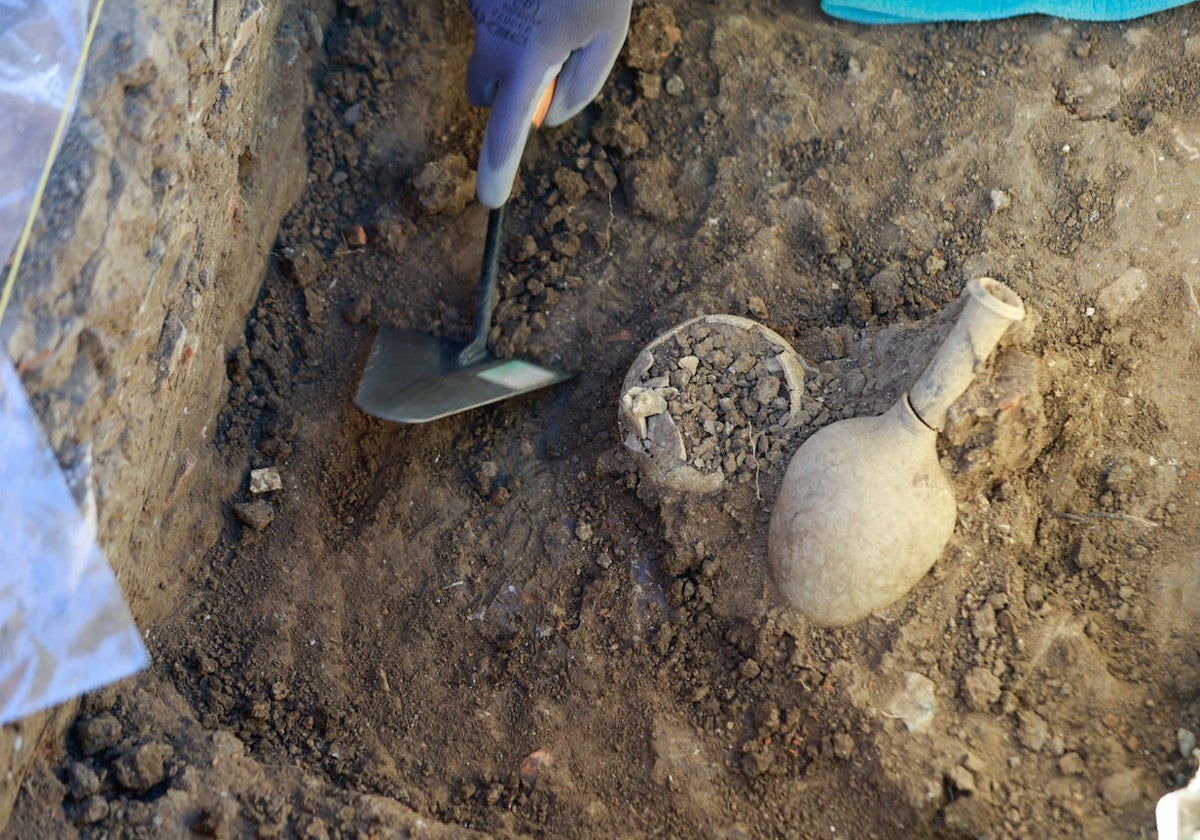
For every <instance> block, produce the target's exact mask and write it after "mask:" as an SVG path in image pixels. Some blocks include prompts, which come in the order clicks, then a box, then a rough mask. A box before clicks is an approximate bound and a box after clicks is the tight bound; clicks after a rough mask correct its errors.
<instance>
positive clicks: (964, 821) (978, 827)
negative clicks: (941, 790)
mask: <svg viewBox="0 0 1200 840" xmlns="http://www.w3.org/2000/svg"><path fill="white" fill-rule="evenodd" d="M942 814H943V819H944V820H945V825H946V828H947V829H948V830H950V831H952V832H954V834H953V836H956V837H987V836H989V835H992V836H999V835H997V834H995V833H994V832H995V829H996V816H995V815H994V814H993V813H992V810H991V808H990V807H989V806H988V804H987V803H986V802H984V801H983V800H982V799H981V798H979V797H978V796H961V797H959V798H958V799H955V800H954V801H953V802H950V803H949V804H948V805H946V807H945V809H943V812H942Z"/></svg>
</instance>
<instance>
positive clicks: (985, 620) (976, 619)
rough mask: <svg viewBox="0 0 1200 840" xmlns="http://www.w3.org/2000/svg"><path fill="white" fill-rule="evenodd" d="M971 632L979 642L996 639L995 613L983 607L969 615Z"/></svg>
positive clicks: (989, 608)
mask: <svg viewBox="0 0 1200 840" xmlns="http://www.w3.org/2000/svg"><path fill="white" fill-rule="evenodd" d="M971 632H972V633H973V634H974V635H975V638H976V639H977V640H979V641H981V642H982V641H986V640H987V639H994V638H996V611H995V610H994V609H992V608H991V607H990V606H988V605H984V606H983V607H980V608H979V609H977V610H975V612H973V613H971Z"/></svg>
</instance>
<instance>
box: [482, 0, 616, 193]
mask: <svg viewBox="0 0 1200 840" xmlns="http://www.w3.org/2000/svg"><path fill="white" fill-rule="evenodd" d="M468 3H469V5H470V7H471V17H473V18H474V19H475V50H474V52H472V54H471V62H470V64H469V65H468V66H467V98H468V99H469V100H471V104H473V105H478V106H480V107H488V106H491V109H492V113H491V116H490V117H489V118H488V124H487V130H486V131H485V133H484V136H483V149H482V150H481V151H480V154H479V167H478V170H479V177H478V180H477V181H476V187H475V192H476V195H478V196H479V201H480V203H482V204H484V205H485V206H487V207H499V206H500V205H501V204H503V203H504V202H506V201H507V200H508V196H509V193H511V192H512V185H513V180H514V179H515V178H516V175H517V166H518V164H519V163H520V162H521V155H522V153H523V152H524V151H525V141H526V140H528V139H529V129H530V127H531V125H532V122H533V119H534V114H535V111H536V109H537V105H538V100H539V99H540V98H541V95H542V92H543V91H544V90H545V89H546V87H547V86H548V85H549V84H550V82H551V81H552V80H554V78H555V77H557V78H558V81H557V84H556V86H555V89H554V98H553V99H552V100H551V102H550V110H549V111H548V112H547V113H546V124H547V125H552V126H553V125H559V124H560V123H563V122H566V121H567V120H568V119H570V118H571V117H573V116H575V114H577V113H579V112H580V111H582V110H583V108H584V107H585V106H586V105H587V104H588V103H589V102H591V101H592V100H593V99H595V98H596V94H598V93H599V92H600V88H601V87H603V86H604V81H605V79H607V78H608V74H609V72H610V71H611V70H612V67H613V64H615V63H616V61H617V54H618V53H619V52H620V51H621V45H622V44H623V43H624V42H625V34H626V33H627V32H628V31H629V12H630V7H631V6H632V4H633V0H468Z"/></svg>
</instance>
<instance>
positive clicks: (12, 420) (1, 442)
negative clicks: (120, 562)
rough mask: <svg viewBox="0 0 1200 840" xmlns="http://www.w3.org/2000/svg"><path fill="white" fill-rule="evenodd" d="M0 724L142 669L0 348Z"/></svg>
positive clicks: (121, 605) (124, 615) (119, 605)
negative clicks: (0, 546)
mask: <svg viewBox="0 0 1200 840" xmlns="http://www.w3.org/2000/svg"><path fill="white" fill-rule="evenodd" d="M0 540H2V542H0V545H2V546H3V547H2V548H0V557H2V562H0V723H7V722H9V721H12V720H16V719H17V718H20V717H23V716H25V715H27V714H30V713H31V712H35V711H38V710H39V709H43V708H46V707H48V706H52V705H54V704H56V703H61V702H62V701H63V700H67V699H69V698H70V697H73V696H75V695H77V694H80V693H82V692H84V691H88V690H90V689H93V688H97V687H99V686H101V685H104V684H106V683H108V682H111V681H113V680H116V679H120V678H121V677H124V676H128V675H129V674H131V673H133V672H135V671H137V670H139V669H141V668H144V667H145V666H146V664H147V662H148V657H147V654H146V649H145V647H144V646H143V645H142V640H141V636H140V635H139V634H138V631H137V628H136V627H135V626H134V623H133V617H132V616H131V615H130V614H129V608H128V607H127V606H126V605H125V602H124V600H123V599H122V597H121V590H120V589H119V588H118V586H117V582H116V579H115V577H114V576H113V573H112V570H111V569H110V568H109V566H108V562H107V561H106V560H105V558H104V554H103V553H102V552H101V551H100V547H99V546H98V545H97V544H96V541H95V535H94V534H93V533H92V529H91V528H90V527H88V526H87V525H86V524H85V522H84V520H83V518H82V517H81V516H80V515H79V509H78V508H77V507H76V505H75V499H74V498H73V497H72V496H71V492H70V490H69V489H68V487H67V482H66V479H65V478H63V475H62V472H61V471H60V470H59V466H58V462H57V461H56V460H55V459H54V456H53V455H52V454H51V452H50V448H49V446H48V444H47V443H46V441H45V439H44V438H43V437H42V435H41V430H40V427H39V426H38V423H37V417H36V416H35V415H34V413H33V408H32V407H31V406H30V405H29V401H28V400H27V399H26V397H25V391H24V390H23V389H22V387H21V381H20V379H19V378H18V377H17V372H16V371H15V370H14V369H13V366H12V364H11V362H9V360H8V357H7V356H4V355H3V354H0Z"/></svg>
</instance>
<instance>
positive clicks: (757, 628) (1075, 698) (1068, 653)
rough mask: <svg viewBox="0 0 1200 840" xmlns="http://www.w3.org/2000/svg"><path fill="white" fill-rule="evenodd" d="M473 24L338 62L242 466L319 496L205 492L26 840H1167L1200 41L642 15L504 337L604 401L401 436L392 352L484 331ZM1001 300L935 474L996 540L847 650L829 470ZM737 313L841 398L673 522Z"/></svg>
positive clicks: (249, 330)
mask: <svg viewBox="0 0 1200 840" xmlns="http://www.w3.org/2000/svg"><path fill="white" fill-rule="evenodd" d="M462 6H463V4H461V3H459V2H457V0H454V2H451V0H437V2H399V3H377V2H373V1H372V0H359V1H358V2H353V3H351V2H347V3H346V5H345V6H344V7H343V8H342V9H341V12H340V16H339V18H338V19H337V20H336V21H335V22H334V24H333V25H332V27H331V28H330V29H329V30H328V31H327V33H326V37H325V48H326V52H327V62H326V65H325V66H324V67H323V68H322V69H321V71H320V72H321V74H322V75H321V76H320V79H319V83H318V91H319V92H318V95H317V96H316V98H315V101H313V102H312V103H311V105H310V111H309V124H308V143H309V148H308V151H309V157H310V166H311V175H310V182H309V190H308V193H307V195H306V196H305V198H304V199H303V201H302V202H301V203H300V204H299V205H298V206H296V207H295V209H294V210H293V212H292V213H291V215H290V216H289V217H288V218H287V219H286V220H285V222H284V229H283V232H282V234H281V236H280V240H279V243H278V247H277V251H276V253H277V259H276V261H275V264H274V267H273V269H272V270H271V271H270V273H269V274H268V276H267V277H266V278H265V280H264V283H263V287H262V294H261V298H260V300H259V302H258V304H257V307H256V309H255V311H254V313H253V315H252V317H251V318H250V320H249V322H248V323H247V325H246V331H245V344H244V346H242V347H239V348H237V349H236V350H235V351H234V352H233V353H232V354H231V355H230V358H229V365H228V377H229V383H230V385H229V403H228V407H227V409H226V410H225V412H224V414H223V415H222V417H221V418H220V421H219V424H218V427H217V431H216V433H215V436H214V438H213V441H212V445H213V446H214V447H216V448H217V449H218V450H219V451H220V453H221V456H222V458H223V460H224V463H225V464H226V465H227V467H228V470H230V471H233V472H234V473H238V474H245V475H246V476H247V477H248V475H249V471H250V470H251V469H253V468H260V467H276V468H278V470H279V472H280V474H281V476H282V479H283V489H281V490H279V491H275V492H273V493H268V494H264V495H263V496H260V497H252V496H251V494H250V492H249V489H248V488H247V490H246V491H245V493H244V494H243V495H241V496H238V497H236V498H213V497H211V496H210V495H206V494H205V493H204V492H203V488H201V489H200V490H198V491H197V492H196V493H195V494H193V496H192V497H191V498H190V499H188V500H186V502H185V501H184V500H180V501H179V502H177V503H176V507H177V508H183V509H185V510H186V507H187V506H188V505H191V506H196V507H200V506H209V507H211V506H222V507H224V508H225V509H226V510H227V511H228V527H227V530H226V531H225V534H224V536H223V537H222V539H221V540H220V541H219V542H218V543H217V544H216V545H210V546H201V547H199V548H198V549H197V551H196V555H195V556H193V557H188V556H182V557H180V558H178V565H179V568H180V569H181V574H187V575H189V580H190V586H189V588H188V592H189V595H188V596H187V598H186V599H185V600H184V602H182V603H180V604H179V605H178V607H177V609H176V610H175V612H174V616H173V618H172V619H170V620H168V621H165V622H163V623H162V624H160V625H158V626H154V627H151V628H147V630H148V631H149V636H150V644H151V647H152V649H153V652H154V654H155V660H156V664H155V666H154V668H153V669H152V670H151V672H150V673H148V674H146V675H144V676H142V677H140V678H138V679H136V680H132V681H128V682H126V683H124V684H121V685H119V686H116V687H113V688H110V689H107V690H104V691H101V692H97V693H96V694H94V695H92V696H90V697H89V698H87V699H86V700H85V702H84V706H83V709H82V711H81V713H80V717H79V720H78V721H77V723H76V725H75V727H74V728H73V730H72V732H71V734H70V735H69V737H68V741H67V748H66V753H65V754H63V753H61V752H55V751H54V750H51V749H49V748H47V749H46V752H45V756H44V758H43V760H42V761H41V763H40V765H39V766H40V770H39V771H38V772H36V773H35V774H34V775H33V776H32V777H31V778H30V780H29V782H28V784H27V788H26V791H25V793H24V794H23V796H22V798H21V800H20V801H19V803H18V807H17V810H16V811H15V814H14V818H13V822H12V823H11V825H10V827H9V829H8V832H7V834H8V836H11V837H50V836H55V837H66V836H80V837H91V838H104V837H113V838H116V837H122V838H124V837H158V836H178V835H181V834H186V833H187V832H188V831H190V832H192V833H194V834H198V835H208V836H218V837H240V836H258V837H345V838H349V837H356V838H358V837H361V838H366V837H384V836H404V835H405V832H410V833H412V834H413V835H415V836H468V835H470V834H472V832H474V831H479V832H487V833H490V834H492V835H495V836H501V837H506V836H507V837H526V836H545V837H634V836H680V837H722V838H743V837H803V838H810V837H812V838H815V837H852V838H869V837H874V838H893V837H896V838H899V837H904V838H915V837H945V838H967V837H1018V838H1020V837H1026V838H1048V837H1088V838H1092V837H1095V838H1100V837H1152V836H1154V821H1153V804H1154V802H1155V800H1156V799H1157V797H1159V796H1161V795H1162V794H1164V793H1166V792H1167V791H1169V790H1172V789H1174V788H1176V787H1179V786H1181V784H1183V783H1184V782H1185V781H1186V780H1187V778H1189V777H1190V774H1191V773H1192V771H1193V770H1194V769H1195V760H1194V758H1193V756H1192V751H1193V750H1194V749H1195V746H1196V734H1197V733H1198V732H1200V653H1198V652H1200V546H1198V537H1197V534H1200V505H1198V502H1200V495H1198V489H1200V456H1198V455H1197V452H1196V444H1197V441H1198V440H1200V414H1198V412H1197V408H1198V406H1200V376H1198V374H1197V370H1198V368H1197V361H1198V357H1197V334H1198V330H1200V306H1198V304H1197V297H1196V289H1197V286H1200V206H1198V205H1197V196H1200V151H1198V150H1200V104H1197V103H1200V61H1198V58H1200V9H1197V8H1196V7H1194V6H1193V7H1191V8H1184V9H1180V10H1176V11H1172V12H1167V13H1163V14H1161V15H1157V16H1155V17H1153V18H1150V19H1145V20H1141V21H1135V22H1131V23H1127V24H1106V25H1101V24H1080V23H1066V22H1063V21H1058V20H1053V19H1048V18H1044V17H1027V18H1020V19H1016V20H1011V21H1002V22H996V23H989V24H971V25H931V26H919V27H903V28H865V27H857V26H851V25H845V24H840V23H836V22H834V21H832V20H830V19H828V18H825V17H823V16H822V15H821V14H820V12H819V10H817V9H816V8H815V6H814V5H813V4H811V3H804V4H797V3H774V2H766V1H765V0H739V1H735V2H726V3H721V4H714V3H710V2H701V1H700V0H670V2H661V3H651V4H647V3H641V2H638V3H635V9H634V15H635V19H634V24H633V27H632V30H631V33H630V41H629V44H628V45H627V46H626V50H625V52H624V54H623V58H622V59H621V61H620V62H619V63H618V66H617V69H616V71H615V73H614V75H613V77H612V78H611V80H610V81H609V83H608V85H607V86H606V88H605V89H604V92H603V93H602V95H601V97H600V99H599V100H598V102H597V103H596V104H594V105H593V106H591V107H589V108H588V110H587V111H586V112H585V113H584V114H583V115H581V116H580V117H579V118H577V119H575V120H573V121H572V122H570V123H569V124H567V125H566V126H563V127H562V128H559V129H556V130H553V131H545V132H542V133H540V134H539V135H538V136H537V137H536V138H535V139H534V141H533V142H532V143H531V147H530V149H529V151H528V154H527V155H526V158H525V161H524V165H523V170H522V177H521V180H520V182H519V184H518V186H517V188H516V191H515V195H514V201H513V204H512V207H511V208H510V212H509V230H508V240H509V244H508V247H507V249H506V253H505V256H504V259H503V263H502V272H503V273H502V281H501V287H502V288H501V296H500V301H499V305H498V308H497V318H496V323H495V327H494V329H493V332H492V336H491V338H492V346H493V348H494V349H495V351H496V352H498V353H499V354H501V355H519V356H522V357H528V358H532V359H538V360H542V361H544V362H547V363H552V364H554V365H559V366H564V367H566V368H568V369H571V370H574V371H578V372H579V375H578V377H577V378H576V379H575V380H573V381H572V382H569V383H567V384H565V385H562V386H558V387H556V388H554V389H552V390H547V391H543V392H538V393H534V394H530V395H527V396H525V397H522V398H518V399H514V400H512V401H509V402H505V403H501V404H497V405H494V406H490V407H486V408H482V409H479V410H476V411H472V412H470V413H467V414H463V415H459V416H455V417H451V418H447V419H445V420H442V421H438V422H436V423H433V424H429V425H423V426H412V427H404V426H397V425H392V424H388V423H386V422H383V421H379V420H375V419H373V418H371V417H369V416H366V415H364V414H362V413H361V412H359V411H358V410H357V409H356V408H355V407H354V404H353V395H354V390H355V387H356V384H357V379H358V375H359V372H360V371H361V368H362V364H363V361H364V360H365V356H366V353H367V350H368V348H369V346H370V342H371V339H372V336H373V331H374V328H375V326H376V325H378V324H384V323H386V324H393V325H398V326H403V327H408V328H414V329H419V330H424V331H428V332H431V333H434V334H438V335H447V336H454V337H459V338H461V337H464V336H465V335H466V334H467V333H468V332H469V329H470V323H471V317H472V311H471V310H472V305H473V300H474V289H475V281H476V278H477V271H478V265H477V263H478V260H479V256H480V251H481V248H482V240H483V230H484V225H485V215H486V214H485V212H484V211H483V210H482V209H481V208H479V207H478V206H475V205H474V204H472V203H470V197H471V190H472V183H471V178H472V175H471V170H470V167H469V165H468V163H467V161H468V160H469V159H470V158H471V156H472V154H473V150H475V149H477V148H478V147H479V142H480V138H481V133H482V127H483V122H484V116H485V115H484V114H482V113H480V112H479V111H477V110H475V109H472V108H470V107H469V106H468V104H467V103H466V101H465V98H464V95H463V92H462V91H463V82H464V74H465V63H466V55H467V53H468V50H469V45H470V39H471V32H470V22H469V19H468V17H467V15H466V13H465V9H464V8H462ZM302 105H303V103H299V102H298V103H296V107H297V108H299V107H302ZM464 156H465V157H464ZM364 242H365V244H364ZM984 274H987V275H991V276H994V277H997V278H998V279H1000V280H1002V281H1003V282H1005V283H1007V284H1008V285H1010V286H1011V287H1012V288H1013V289H1014V290H1016V292H1017V293H1018V294H1020V295H1021V296H1022V298H1023V299H1024V301H1025V302H1026V304H1027V306H1028V308H1029V310H1030V313H1031V314H1030V317H1029V318H1028V319H1027V321H1026V322H1025V323H1024V324H1023V325H1022V326H1021V327H1020V328H1019V329H1017V330H1016V331H1014V332H1013V333H1011V334H1010V336H1009V337H1008V338H1007V339H1006V340H1005V342H1004V343H1003V344H1002V346H1001V348H1000V349H999V350H998V352H997V354H996V355H995V356H994V358H993V360H992V361H991V363H989V364H988V365H987V366H985V367H984V368H983V369H982V370H981V372H980V376H979V379H978V381H977V382H976V384H975V386H973V387H972V389H971V390H970V391H969V392H968V394H967V395H966V396H965V397H964V398H963V400H962V401H961V402H960V403H959V404H958V405H957V406H956V407H955V409H954V410H953V412H952V415H951V418H950V423H949V426H948V428H947V429H946V432H945V434H943V435H942V437H941V439H940V446H941V454H942V459H943V463H944V465H945V466H946V468H947V469H948V471H949V472H950V474H951V476H952V478H953V480H954V483H955V486H956V489H957V492H958V500H959V518H958V526H957V530H956V532H955V535H954V538H953V540H952V542H951V544H950V546H949V548H948V549H947V551H946V552H945V554H944V556H943V557H942V558H941V559H940V561H939V562H938V563H937V565H936V566H935V567H934V569H933V570H932V572H931V573H930V574H929V575H928V576H926V578H925V579H924V580H923V581H922V582H921V583H920V584H919V585H918V586H917V587H916V589H915V590H914V591H913V592H912V593H911V594H910V595H909V596H907V597H906V598H904V599H902V600H901V601H900V602H899V603H897V604H895V605H894V606H892V607H889V608H888V609H887V610H885V611H884V612H883V613H882V614H880V615H878V616H874V617H872V618H870V619H868V620H866V621H863V622H861V623H859V624H857V625H854V626H851V627H847V628H841V629H822V628H818V627H813V626H809V625H808V624H807V623H806V622H805V621H804V620H803V619H802V618H801V617H800V616H798V615H796V614H795V613H794V612H792V611H790V610H789V609H788V608H787V607H786V605H785V604H783V603H782V602H781V601H780V600H779V598H778V597H777V596H776V595H775V594H774V592H773V591H772V588H771V585H770V581H769V576H768V573H767V566H766V562H765V541H766V524H767V521H768V518H769V516H770V510H771V503H772V501H773V499H774V498H775V495H776V493H777V491H778V486H779V482H780V480H781V478H782V475H783V471H784V469H785V467H786V464H787V461H788V458H789V457H790V455H791V453H792V452H794V451H795V449H796V447H798V446H799V445H800V444H801V443H802V442H803V440H804V439H805V438H806V437H807V436H808V435H810V434H812V432H813V431H815V430H816V429H818V428H820V427H822V426H823V425H825V424H827V423H829V422H832V421H835V420H837V419H840V418H844V417H851V416H857V415H864V414H872V413H878V412H881V411H883V410H885V409H886V408H887V407H888V406H889V405H890V404H891V403H892V402H894V401H895V399H896V398H897V397H898V396H899V395H901V394H902V393H903V392H904V389H905V388H907V387H908V385H910V384H911V383H912V382H913V381H914V380H915V379H916V377H917V375H918V374H919V372H920V370H921V369H922V367H923V366H924V364H925V363H926V361H928V359H929V358H930V356H931V354H932V352H933V349H934V347H935V346H936V345H937V342H938V340H939V339H940V338H941V337H942V336H943V335H944V334H945V332H946V330H947V329H948V328H949V325H950V324H951V323H952V321H953V317H954V315H955V314H957V311H958V306H959V304H958V303H957V302H956V299H957V298H958V295H959V293H960V292H961V290H962V288H963V287H964V285H965V283H966V281H967V280H968V279H970V278H972V277H976V276H980V275H984ZM717 312H722V313H730V314H735V315H742V316H747V317H751V318H754V319H755V320H757V321H759V322H761V323H763V324H765V325H766V326H768V327H770V328H771V329H773V330H775V331H776V332H777V333H779V334H780V335H782V336H784V337H785V338H786V339H787V340H788V341H789V342H791V343H792V344H793V346H794V347H795V348H796V350H797V351H798V352H799V353H800V354H801V355H802V356H803V357H804V358H805V359H806V361H807V363H809V364H810V365H811V367H812V370H813V372H814V373H815V376H814V377H813V378H812V379H811V380H810V381H809V382H808V384H807V385H806V387H805V412H806V414H805V417H804V419H803V422H802V423H800V424H798V425H797V426H795V427H787V424H786V423H782V424H781V423H775V425H776V429H775V430H774V431H772V430H771V429H769V428H766V429H763V430H762V432H761V434H762V435H763V436H765V437H764V438H763V440H759V441H755V442H754V444H753V448H752V449H751V450H750V451H751V452H757V453H759V454H761V455H764V456H765V455H766V454H767V453H771V452H773V451H774V452H775V453H776V457H771V458H768V457H762V458H760V459H757V460H756V462H755V469H754V471H753V475H752V476H751V475H750V474H749V473H746V475H747V476H748V477H747V479H746V480H738V481H731V482H727V483H726V484H725V485H724V486H723V487H722V488H721V489H720V490H719V491H717V492H715V493H710V494H693V495H680V494H676V493H672V492H669V491H665V490H663V489H662V488H661V487H659V486H657V485H655V484H654V483H653V482H651V481H649V480H648V479H646V478H645V477H643V475H642V474H641V473H640V472H639V470H638V468H637V467H636V465H635V464H634V462H633V461H632V459H631V458H630V457H629V456H628V455H627V454H626V452H625V450H624V448H623V447H622V445H621V439H620V435H619V434H618V430H617V420H616V418H617V401H618V398H619V394H620V390H621V384H622V381H623V380H624V377H625V375H626V372H627V370H628V368H629V366H630V364H631V362H632V361H633V359H634V357H635V356H636V354H637V353H638V351H639V350H640V349H641V348H642V347H643V346H644V345H645V344H646V343H647V342H649V341H650V340H651V339H653V338H654V337H655V336H656V335H658V334H659V333H661V332H663V331H665V330H666V329H668V328H670V327H672V326H673V325H675V324H678V323H680V322H681V321H684V320H686V319H688V318H690V317H693V316H696V315H700V314H705V313H717ZM766 396H767V395H766V394H765V393H764V398H765V397H766ZM715 400H716V398H715V397H714V405H715V406H716V408H714V409H713V410H714V411H715V410H716V409H719V407H720V406H719V405H717V404H716V402H715ZM766 404H772V405H773V403H772V402H771V401H770V400H767V402H766V403H764V405H766ZM776 408H781V406H779V407H776ZM772 410H774V409H772ZM776 419H779V418H776ZM768 425H769V424H768ZM772 435H781V436H782V435H786V437H780V438H779V440H778V446H777V447H776V449H775V450H773V449H772V445H773V444H775V443H776V442H777V441H776V439H775V438H773V437H772ZM743 454H745V453H743ZM743 463H744V461H743ZM738 466H739V465H737V464H736V463H734V467H735V472H736V468H737V467H738ZM252 498H254V499H255V500H263V501H266V502H267V504H268V505H269V507H267V508H264V507H263V506H262V505H258V506H256V507H255V508H254V510H255V515H254V516H249V515H244V516H242V517H241V518H239V516H238V515H236V514H235V511H234V505H236V504H241V503H243V502H247V501H251V500H252ZM239 510H242V511H243V512H245V511H246V510H248V508H239ZM177 515H178V514H177Z"/></svg>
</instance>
